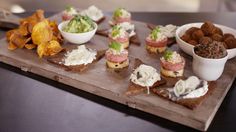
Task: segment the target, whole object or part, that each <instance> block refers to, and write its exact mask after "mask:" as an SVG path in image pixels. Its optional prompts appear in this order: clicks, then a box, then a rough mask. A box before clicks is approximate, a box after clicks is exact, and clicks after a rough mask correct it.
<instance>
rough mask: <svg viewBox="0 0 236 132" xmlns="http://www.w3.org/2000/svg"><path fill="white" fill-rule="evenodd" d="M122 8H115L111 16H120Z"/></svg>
mask: <svg viewBox="0 0 236 132" xmlns="http://www.w3.org/2000/svg"><path fill="white" fill-rule="evenodd" d="M122 9H123V8H117V9H116V10H115V11H114V13H113V18H114V19H115V18H118V17H121V16H122V15H123V14H122Z"/></svg>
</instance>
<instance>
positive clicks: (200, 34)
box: [191, 29, 204, 41]
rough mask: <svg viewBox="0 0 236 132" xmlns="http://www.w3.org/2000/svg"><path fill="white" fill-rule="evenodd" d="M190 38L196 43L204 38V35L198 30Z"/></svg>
mask: <svg viewBox="0 0 236 132" xmlns="http://www.w3.org/2000/svg"><path fill="white" fill-rule="evenodd" d="M191 37H192V39H194V40H196V41H198V40H199V39H200V38H202V37H204V33H203V32H202V30H200V29H198V30H195V31H194V32H193V33H192V35H191Z"/></svg>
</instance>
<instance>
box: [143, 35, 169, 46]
mask: <svg viewBox="0 0 236 132" xmlns="http://www.w3.org/2000/svg"><path fill="white" fill-rule="evenodd" d="M167 41H168V38H165V39H163V40H161V41H153V40H152V39H151V38H150V37H147V38H146V44H147V45H149V46H152V47H165V46H166V45H167Z"/></svg>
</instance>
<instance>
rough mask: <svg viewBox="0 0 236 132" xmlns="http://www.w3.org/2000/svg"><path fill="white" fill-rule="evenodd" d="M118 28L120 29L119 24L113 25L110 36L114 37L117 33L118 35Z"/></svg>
mask: <svg viewBox="0 0 236 132" xmlns="http://www.w3.org/2000/svg"><path fill="white" fill-rule="evenodd" d="M120 29H121V27H120V26H117V25H115V26H113V27H112V31H111V36H112V37H116V36H117V35H119V34H120Z"/></svg>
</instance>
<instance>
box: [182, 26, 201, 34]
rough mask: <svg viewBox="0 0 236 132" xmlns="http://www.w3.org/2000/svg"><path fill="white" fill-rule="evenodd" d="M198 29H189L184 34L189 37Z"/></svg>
mask: <svg viewBox="0 0 236 132" xmlns="http://www.w3.org/2000/svg"><path fill="white" fill-rule="evenodd" d="M199 29H200V28H197V27H191V28H189V29H188V30H187V31H186V32H185V34H190V35H191V34H192V33H193V32H194V31H196V30H199Z"/></svg>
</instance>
